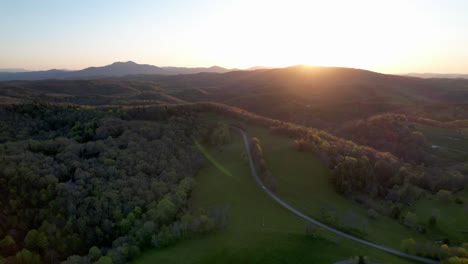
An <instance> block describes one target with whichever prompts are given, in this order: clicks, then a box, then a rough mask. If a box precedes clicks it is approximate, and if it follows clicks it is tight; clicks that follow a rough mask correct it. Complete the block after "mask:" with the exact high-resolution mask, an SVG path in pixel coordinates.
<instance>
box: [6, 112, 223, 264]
mask: <svg viewBox="0 0 468 264" xmlns="http://www.w3.org/2000/svg"><path fill="white" fill-rule="evenodd" d="M145 117H146V116H145V111H140V110H137V111H133V112H132V111H129V112H128V113H127V112H125V111H122V110H118V109H115V108H114V109H113V108H105V109H104V108H102V109H95V108H82V107H73V106H57V105H44V104H27V105H14V106H6V107H2V108H1V109H0V127H1V134H0V168H1V169H0V193H1V195H0V210H1V212H2V215H1V216H0V256H2V257H0V263H58V262H60V261H64V260H66V263H91V262H97V263H126V262H127V261H128V260H130V259H132V258H133V257H135V256H137V255H138V254H139V252H140V251H141V250H143V249H146V248H156V247H162V246H165V245H168V244H170V243H172V242H174V241H176V240H178V239H181V238H184V237H189V236H191V235H194V234H197V233H204V232H207V231H209V230H212V229H214V228H217V227H221V226H223V225H225V224H226V221H227V219H226V217H227V212H226V211H225V210H224V209H222V208H220V209H219V210H218V209H216V210H214V211H212V212H206V211H199V210H197V211H194V210H192V209H191V208H189V207H188V206H187V199H188V198H189V196H190V192H191V189H192V188H193V186H194V182H195V180H194V175H195V173H196V172H197V170H198V169H199V167H200V166H201V165H202V157H201V155H200V153H199V152H198V151H197V150H196V148H195V147H194V140H195V139H196V138H197V137H202V135H201V134H200V133H199V132H197V131H199V130H198V127H199V126H198V125H197V124H198V123H199V122H198V121H197V118H196V117H195V116H193V115H190V114H179V115H175V114H165V115H159V116H152V120H151V121H148V120H145ZM131 119H132V120H131ZM138 119H140V120H138Z"/></svg>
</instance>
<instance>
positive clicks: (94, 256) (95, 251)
mask: <svg viewBox="0 0 468 264" xmlns="http://www.w3.org/2000/svg"><path fill="white" fill-rule="evenodd" d="M88 256H89V257H90V258H91V260H92V261H96V260H98V259H99V258H100V257H101V256H102V253H101V250H100V249H99V248H98V247H96V246H93V247H91V248H90V249H89V252H88Z"/></svg>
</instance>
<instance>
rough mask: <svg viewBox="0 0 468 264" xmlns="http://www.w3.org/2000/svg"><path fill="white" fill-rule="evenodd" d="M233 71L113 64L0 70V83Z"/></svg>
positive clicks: (219, 68)
mask: <svg viewBox="0 0 468 264" xmlns="http://www.w3.org/2000/svg"><path fill="white" fill-rule="evenodd" d="M232 70H233V69H225V68H222V67H219V66H213V67H209V68H185V67H158V66H154V65H149V64H138V63H135V62H133V61H127V62H114V63H112V64H110V65H106V66H102V67H89V68H86V69H83V70H78V71H67V70H56V69H53V70H47V71H26V70H24V69H17V71H15V69H5V70H0V81H7V80H46V79H96V78H103V77H120V76H127V75H136V74H161V75H176V74H193V73H200V72H214V73H224V72H229V71H232Z"/></svg>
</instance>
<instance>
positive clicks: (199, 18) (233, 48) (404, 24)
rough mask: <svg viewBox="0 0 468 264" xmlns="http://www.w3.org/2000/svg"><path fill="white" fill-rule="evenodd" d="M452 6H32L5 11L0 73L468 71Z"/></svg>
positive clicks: (457, 9)
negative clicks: (128, 66) (125, 66)
mask: <svg viewBox="0 0 468 264" xmlns="http://www.w3.org/2000/svg"><path fill="white" fill-rule="evenodd" d="M11 5H14V4H11ZM36 5H37V6H36V7H37V8H42V9H46V7H47V5H39V4H36ZM57 6H58V7H57ZM447 6H448V7H445V9H444V8H442V5H441V3H440V2H438V1H430V0H428V1H403V0H395V1H391V2H390V1H388V2H382V1H371V0H356V1H339V0H330V1H323V0H307V1H306V0H289V1H286V2H284V1H266V0H256V1H247V0H238V1H222V0H221V1H201V2H200V1H187V2H185V4H183V5H182V4H180V3H179V4H177V3H157V2H154V3H145V4H143V3H134V2H131V1H128V2H126V1H123V2H119V3H114V4H113V5H112V6H108V5H106V4H102V6H99V7H96V9H93V10H92V12H91V13H87V12H85V17H76V16H75V15H74V13H73V14H70V13H67V12H66V11H67V10H68V11H69V10H75V9H78V10H79V9H80V8H81V9H86V10H88V9H87V8H88V6H87V5H83V4H79V3H61V4H56V5H54V6H53V7H54V8H55V9H57V10H62V11H63V12H59V11H57V10H56V11H55V12H51V14H50V16H49V17H47V19H45V18H44V17H42V16H39V13H38V12H36V11H35V9H34V8H33V7H31V8H30V9H31V10H29V11H28V12H29V13H28V12H26V11H27V10H26V11H25V13H21V15H20V17H18V14H17V13H16V16H11V17H7V15H9V14H13V13H14V12H4V14H3V15H4V19H5V22H9V23H4V24H5V25H9V24H11V25H15V27H13V28H10V27H4V28H3V29H2V28H1V26H0V30H2V31H0V33H2V34H3V35H5V36H9V37H8V38H6V39H5V40H4V41H5V43H4V45H3V46H4V51H3V52H2V53H1V54H0V68H1V67H6V68H8V67H10V68H15V67H19V68H21V67H29V68H32V69H50V68H62V69H63V68H68V69H80V68H84V67H88V66H99V65H106V64H110V63H112V62H114V61H128V60H132V61H135V62H138V63H147V64H153V65H158V66H188V67H197V66H201V67H207V66H212V65H219V66H222V67H227V68H248V67H252V66H270V67H285V66H290V65H297V64H309V65H323V66H342V67H353V68H363V69H369V70H374V71H381V72H389V73H403V72H414V71H416V72H418V71H419V72H422V71H432V72H460V71H467V72H468V50H467V49H468V48H466V47H468V36H467V34H465V33H464V32H466V30H465V28H466V25H467V24H468V19H467V18H466V16H461V15H464V13H463V10H464V4H463V3H458V4H457V3H451V4H450V5H447ZM103 8H110V10H111V11H112V12H102V9H103ZM467 8H468V7H467ZM5 10H8V9H7V8H5ZM106 10H107V9H106ZM465 10H466V8H465ZM0 12H1V10H0ZM77 13H80V12H77ZM0 14H2V13H0ZM74 16H75V17H74ZM63 21H67V23H63ZM26 33H27V34H26ZM2 48H3V47H2Z"/></svg>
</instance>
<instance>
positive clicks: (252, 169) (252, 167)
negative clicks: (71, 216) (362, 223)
mask: <svg viewBox="0 0 468 264" xmlns="http://www.w3.org/2000/svg"><path fill="white" fill-rule="evenodd" d="M240 132H241V134H242V138H243V139H244V144H245V149H246V152H247V156H248V158H249V165H250V172H251V173H252V176H253V177H254V179H255V181H256V182H257V184H258V185H259V186H260V187H261V188H262V189H263V191H265V193H266V194H267V195H268V196H270V197H271V198H272V199H273V200H275V201H276V202H277V203H279V204H280V205H282V206H283V207H284V208H286V209H288V210H289V211H291V212H292V213H294V214H296V215H297V216H299V217H301V218H302V219H304V220H306V221H307V222H310V223H312V224H314V225H316V226H319V227H321V228H323V229H326V230H328V231H330V232H332V233H335V234H337V235H339V236H342V237H345V238H348V239H351V240H353V241H355V242H358V243H361V244H364V245H366V246H370V247H373V248H376V249H380V250H382V251H385V252H388V253H390V254H393V255H396V256H399V257H403V258H406V259H410V260H415V261H419V262H421V263H430V264H436V263H439V262H438V261H435V260H432V259H427V258H423V257H418V256H414V255H411V254H407V253H405V252H402V251H398V250H395V249H392V248H389V247H386V246H382V245H379V244H376V243H372V242H370V241H367V240H364V239H360V238H358V237H355V236H352V235H349V234H347V233H344V232H342V231H340V230H337V229H335V228H333V227H330V226H328V225H326V224H323V223H321V222H319V221H317V220H315V219H313V218H311V217H309V216H307V215H305V214H303V213H301V212H300V211H299V210H297V209H296V208H294V207H292V206H291V205H289V204H287V203H286V202H284V201H283V200H281V199H280V198H279V197H278V196H276V195H275V194H274V193H273V192H271V191H270V190H268V188H267V187H266V186H265V185H264V184H263V183H262V181H261V180H260V177H259V176H258V174H257V171H256V169H255V164H254V162H253V159H252V153H251V152H250V144H249V140H248V138H247V133H246V132H245V131H244V130H240Z"/></svg>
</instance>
